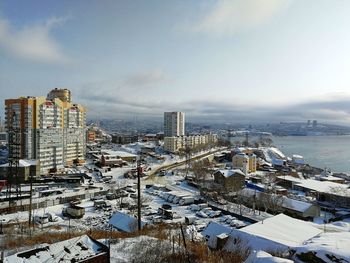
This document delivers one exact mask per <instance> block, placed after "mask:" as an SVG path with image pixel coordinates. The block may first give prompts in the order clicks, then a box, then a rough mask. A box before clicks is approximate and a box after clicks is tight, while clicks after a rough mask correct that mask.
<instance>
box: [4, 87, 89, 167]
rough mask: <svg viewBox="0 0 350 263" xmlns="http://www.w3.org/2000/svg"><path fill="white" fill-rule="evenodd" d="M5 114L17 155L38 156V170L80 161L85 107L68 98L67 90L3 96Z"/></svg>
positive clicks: (83, 148) (36, 157) (83, 150)
mask: <svg viewBox="0 0 350 263" xmlns="http://www.w3.org/2000/svg"><path fill="white" fill-rule="evenodd" d="M5 114H6V129H7V131H8V132H9V134H10V133H11V131H12V133H14V132H15V133H16V136H15V137H16V138H17V141H18V142H19V143H18V144H19V149H17V150H16V152H18V156H17V157H18V158H20V159H37V160H39V162H40V170H41V173H47V172H49V171H53V170H59V169H61V168H63V167H64V166H70V165H71V164H73V162H79V163H82V162H84V156H85V142H86V139H85V136H86V134H85V125H86V110H85V108H84V107H83V106H82V105H79V104H73V103H72V102H71V93H70V91H69V90H67V89H54V90H52V91H50V92H49V94H48V95H47V98H45V97H20V98H18V99H7V100H5ZM10 154H11V153H10Z"/></svg>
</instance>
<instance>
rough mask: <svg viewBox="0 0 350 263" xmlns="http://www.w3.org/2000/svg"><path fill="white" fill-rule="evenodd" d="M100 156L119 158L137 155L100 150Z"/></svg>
mask: <svg viewBox="0 0 350 263" xmlns="http://www.w3.org/2000/svg"><path fill="white" fill-rule="evenodd" d="M101 154H104V155H111V156H120V157H136V156H137V155H135V154H132V153H128V152H124V151H112V150H105V149H103V150H101Z"/></svg>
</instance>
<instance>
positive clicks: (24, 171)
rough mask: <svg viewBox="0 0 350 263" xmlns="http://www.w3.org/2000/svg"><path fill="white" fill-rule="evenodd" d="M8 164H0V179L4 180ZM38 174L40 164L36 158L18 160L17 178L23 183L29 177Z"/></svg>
mask: <svg viewBox="0 0 350 263" xmlns="http://www.w3.org/2000/svg"><path fill="white" fill-rule="evenodd" d="M8 169H9V164H8V163H6V164H2V165H0V180H5V179H6V177H7V174H8ZM39 176H40V164H39V161H37V160H19V166H18V180H19V182H21V183H23V182H25V181H28V180H29V179H30V177H33V178H38V177H39Z"/></svg>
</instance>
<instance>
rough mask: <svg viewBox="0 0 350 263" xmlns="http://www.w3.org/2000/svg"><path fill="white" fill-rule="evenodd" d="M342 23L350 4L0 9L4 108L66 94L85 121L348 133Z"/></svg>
mask: <svg viewBox="0 0 350 263" xmlns="http://www.w3.org/2000/svg"><path fill="white" fill-rule="evenodd" d="M349 13H350V1H347V0H334V1H331V0H328V1H325V0H308V1H293V0H230V1H229V0H203V1H197V0H193V1H191V0H187V1H185V0H183V1H180V0H178V1H162V0H159V1H154V0H147V1H117V0H115V1H106V0H105V1H33V0H32V1H13V0H11V1H10V0H9V1H0V87H1V95H0V98H1V100H2V101H3V100H4V99H6V98H16V97H19V96H27V95H34V96H39V95H46V94H47V92H48V91H49V90H50V89H52V88H55V87H65V88H69V89H70V90H71V91H72V93H73V99H74V101H75V102H79V103H82V104H84V105H85V106H86V107H87V108H88V110H89V115H88V116H89V117H90V118H95V117H99V118H103V117H108V118H114V119H125V118H133V117H134V116H138V117H139V118H149V117H153V118H158V117H161V116H162V113H163V111H169V110H181V111H185V112H186V113H187V117H188V119H192V120H196V119H197V120H204V119H205V120H225V121H248V122H254V121H269V122H272V121H281V120H286V121H304V120H306V119H318V120H323V121H326V122H341V123H345V124H346V123H348V122H350V107H349V105H350V93H349V86H350V74H349V72H350V49H349V46H350V34H349V28H350V16H349ZM0 114H1V115H3V109H2V110H1V111H0Z"/></svg>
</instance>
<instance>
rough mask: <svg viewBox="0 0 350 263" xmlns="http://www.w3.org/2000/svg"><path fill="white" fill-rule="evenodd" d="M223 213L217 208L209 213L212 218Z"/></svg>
mask: <svg viewBox="0 0 350 263" xmlns="http://www.w3.org/2000/svg"><path fill="white" fill-rule="evenodd" d="M220 215H221V211H220V210H217V211H212V212H210V213H209V217H210V218H213V217H218V216H220Z"/></svg>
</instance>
